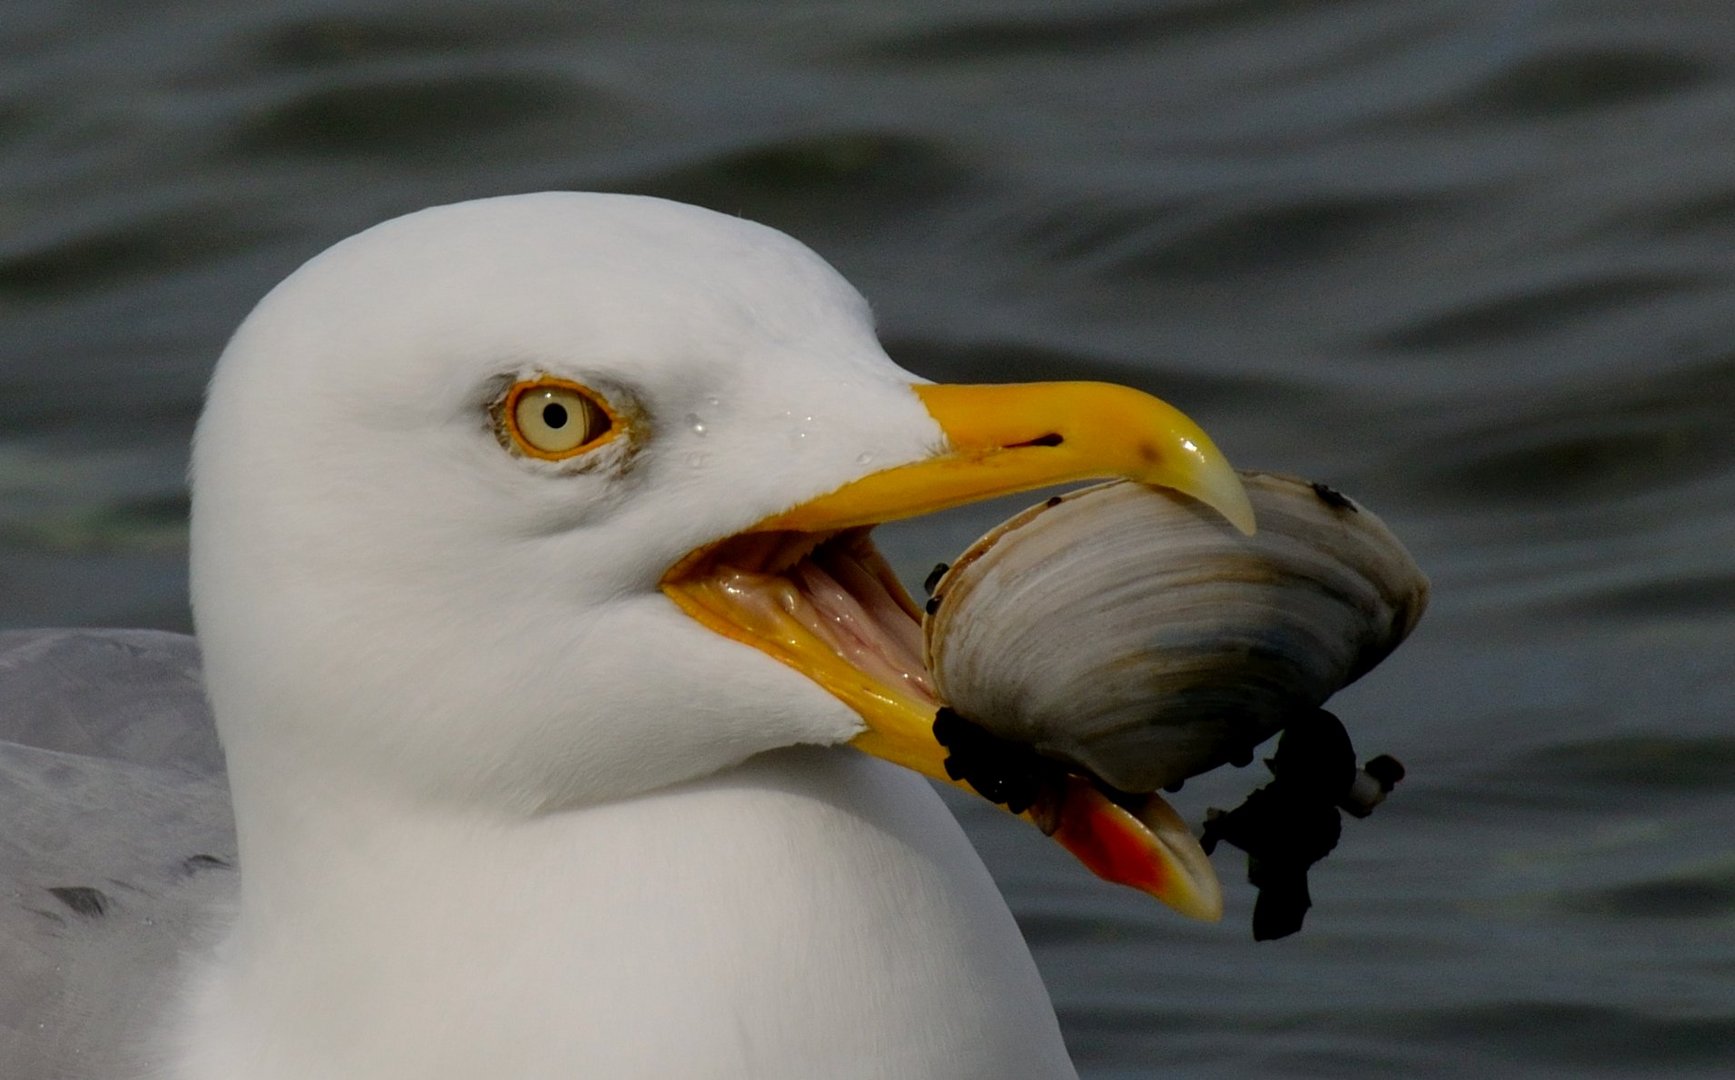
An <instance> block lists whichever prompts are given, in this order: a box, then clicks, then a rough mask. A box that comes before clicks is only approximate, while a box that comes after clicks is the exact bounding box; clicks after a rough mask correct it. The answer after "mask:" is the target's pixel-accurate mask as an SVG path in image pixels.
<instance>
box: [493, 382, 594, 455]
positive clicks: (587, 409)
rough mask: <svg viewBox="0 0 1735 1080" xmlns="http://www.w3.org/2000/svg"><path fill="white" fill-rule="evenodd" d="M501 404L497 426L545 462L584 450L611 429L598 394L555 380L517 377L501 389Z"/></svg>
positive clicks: (518, 444) (530, 453) (523, 448)
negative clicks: (516, 381)
mask: <svg viewBox="0 0 1735 1080" xmlns="http://www.w3.org/2000/svg"><path fill="white" fill-rule="evenodd" d="M503 406H504V407H503V408H501V410H500V414H501V415H500V421H501V425H502V426H503V427H504V428H505V429H506V432H507V433H508V434H510V435H511V436H512V441H513V443H515V444H516V445H517V447H518V449H519V450H522V451H523V452H524V453H526V454H528V455H530V456H531V457H538V458H544V459H546V460H550V461H559V460H561V459H563V458H569V457H572V456H573V455H574V454H577V453H580V452H581V451H584V450H588V449H590V448H591V447H592V446H595V445H596V444H597V443H600V442H602V441H603V440H604V439H606V438H608V436H609V435H611V434H613V432H614V429H615V423H614V417H613V416H612V415H611V414H610V413H609V410H608V408H607V407H606V406H604V405H603V403H602V401H601V399H599V398H598V397H596V396H595V395H594V394H593V393H592V392H591V391H589V390H586V389H585V388H584V387H582V386H579V385H578V384H576V383H569V382H564V381H561V380H559V379H548V378H542V379H533V380H530V381H528V382H521V383H519V384H517V385H516V386H514V387H513V388H512V389H511V390H509V391H507V393H506V400H505V401H504V402H503Z"/></svg>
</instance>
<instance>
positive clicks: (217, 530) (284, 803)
mask: <svg viewBox="0 0 1735 1080" xmlns="http://www.w3.org/2000/svg"><path fill="white" fill-rule="evenodd" d="M1111 476H1118V477H1129V478H1132V479H1136V480H1139V481H1142V482H1145V483H1150V484H1157V485H1162V486H1165V487H1168V488H1171V489H1173V490H1176V491H1180V492H1183V493H1185V494H1187V495H1190V496H1192V497H1194V498H1197V499H1199V500H1201V501H1203V502H1204V503H1206V504H1208V505H1210V506H1212V507H1214V508H1215V509H1216V510H1218V511H1219V512H1220V513H1222V514H1223V515H1224V516H1225V517H1226V518H1228V519H1229V520H1230V521H1232V522H1234V523H1236V524H1237V525H1240V526H1242V527H1243V528H1244V529H1250V528H1251V524H1252V512H1251V509H1250V508H1249V505H1248V503H1247V500H1246V496H1245V494H1244V492H1243V491H1242V488H1241V485H1240V481H1239V480H1238V478H1237V477H1236V474H1235V473H1234V472H1233V471H1232V470H1231V469H1230V468H1229V466H1228V465H1227V463H1226V462H1225V460H1224V458H1223V456H1222V454H1221V452H1220V451H1219V450H1218V449H1217V448H1216V447H1215V445H1214V444H1213V443H1212V442H1211V440H1210V438H1209V437H1208V436H1207V435H1206V434H1205V433H1204V431H1202V430H1201V429H1200V428H1199V427H1198V426H1197V425H1196V424H1194V423H1193V422H1192V421H1191V420H1189V419H1188V418H1187V417H1185V416H1184V415H1182V414H1181V413H1180V412H1178V411H1177V410H1175V409H1174V408H1172V407H1171V406H1169V405H1167V404H1165V403H1163V402H1161V401H1159V400H1158V399H1156V398H1153V397H1150V396H1148V395H1145V394H1143V393H1141V392H1138V391H1135V390H1132V389H1128V388H1124V387H1118V386H1111V385H1106V384H1099V383H1039V384H1012V385H998V386H951V385H938V384H934V383H931V382H928V381H926V380H924V379H921V378H919V377H917V376H915V375H912V374H911V373H909V372H907V371H904V370H903V369H901V368H900V367H898V366H897V365H896V364H895V363H893V362H892V361H891V360H890V359H889V358H888V357H887V355H886V353H885V352H884V350H883V349H882V348H881V346H880V345H879V343H878V341H877V339H876V337H875V334H874V326H873V318H872V315H871V313H870V310H869V308H868V305H867V303H866V302H865V301H864V300H863V299H862V297H861V296H860V295H859V294H858V293H857V292H856V290H855V289H854V288H852V287H851V286H850V285H849V284H848V283H847V282H846V281H845V280H844V279H843V278H842V277H841V276H840V275H839V274H837V272H836V271H834V270H833V269H832V268H831V267H830V266H828V265H827V264H826V263H825V262H824V261H823V260H822V259H821V258H820V257H819V256H817V255H816V254H814V253H813V252H812V251H810V250H809V249H808V248H806V247H805V246H803V245H801V244H800V243H798V242H797V241H795V240H793V239H791V238H789V237H787V236H785V235H783V234H782V233H779V232H777V231H775V230H773V229H770V228H767V227H764V226H761V225H758V224H754V223H752V222H748V221H744V220H740V219H738V218H734V217H730V216H726V215H722V214H718V213H714V212H711V211H708V210H704V209H700V208H697V207H693V206H688V205H683V204H679V203H675V202H669V201H665V200H660V199H654V198H647V197H639V196H629V195H610V194H579V193H542V194H533V195H519V196H510V197H502V198H493V199H484V200H478V201H473V202H467V203H460V204H456V205H451V206H444V207H437V208H434V209H429V210H424V211H421V212H418V213H413V214H409V215H407V216H404V217H400V218H397V219H394V220H391V221H388V222H386V223H384V224H381V225H377V226H375V227H373V228H371V229H369V230H367V231H365V232H363V233H361V234H359V235H357V236H354V237H351V238H350V239H348V240H345V241H343V242H341V243H339V244H337V245H336V246H334V247H332V248H331V249H329V250H328V251H326V252H325V253H323V254H321V255H319V256H317V257H316V258H314V259H313V260H311V261H310V262H308V263H307V264H306V265H305V266H303V267H302V268H301V269H299V270H298V271H296V272H295V273H294V274H292V275H291V276H290V277H289V278H288V279H286V280H285V281H284V282H282V283H281V284H280V285H278V286H277V287H276V288H275V289H274V290H272V292H271V293H269V294H268V295H267V296H266V297H265V299H264V300H262V301H261V302H260V303H259V305H258V306H257V307H256V308H255V309H254V311H253V312H252V313H251V314H250V315H249V316H248V317H247V319H246V320H245V321H244V322H243V323H242V325H241V326H240V328H239V329H238V330H237V332H236V334H235V335H234V337H233V339H232V341H231V342H230V344H229V346H228V348H227V349H226V350H225V352H224V353H223V355H222V357H221V359H220V361H219V363H218V365H217V368H216V371H215V373H214V375H213V377H212V380H211V383H210V388H209V392H208V395H207V399H206V404H205V409H204V412H203V414H202V416H201V418H200V421H199V424H198V428H197V432H196V435H195V439H194V448H193V465H192V472H191V478H192V490H193V502H192V522H191V541H190V546H191V585H192V603H193V612H194V621H195V626H196V629H197V637H198V643H199V650H200V653H201V654H202V656H201V661H200V662H201V663H202V679H203V687H204V691H205V693H206V695H207V696H208V699H209V704H210V710H211V714H212V715H213V716H214V718H215V725H216V731H217V733H218V734H219V735H220V738H221V748H222V755H223V761H224V765H225V767H226V774H227V783H228V790H229V800H230V802H231V803H232V807H233V822H234V827H235V838H236V844H237V852H238V869H237V872H236V873H230V874H227V875H226V877H225V880H229V879H235V878H238V882H237V883H236V884H235V885H234V889H233V895H232V896H230V897H228V898H227V899H226V901H225V902H224V903H222V904H218V905H214V906H215V908H216V909H217V910H218V911H219V912H220V913H219V914H218V915H216V916H214V920H213V925H212V928H211V929H210V931H209V932H208V939H200V941H199V944H198V946H197V947H189V948H188V949H187V950H186V955H185V956H184V957H183V958H181V959H180V960H179V961H178V962H177V963H175V964H173V965H171V967H172V969H173V970H172V972H170V973H168V974H167V975H165V980H166V981H165V983H164V989H163V990H162V991H161V993H160V994H156V995H153V996H152V1001H151V1004H152V1006H153V1007H160V1013H159V1016H158V1018H157V1019H156V1020H155V1021H154V1022H152V1023H151V1024H150V1025H148V1033H147V1034H146V1035H141V1036H140V1038H139V1039H138V1040H137V1047H136V1049H137V1051H138V1053H139V1054H140V1055H141V1056H142V1057H147V1058H149V1059H150V1060H149V1061H148V1062H145V1064H144V1065H143V1066H141V1068H143V1067H146V1066H148V1067H149V1068H151V1069H153V1070H155V1071H153V1072H150V1073H148V1075H162V1076H166V1077H169V1078H172V1080H291V1078H293V1080H317V1078H344V1080H409V1078H415V1080H442V1078H454V1080H455V1078H465V1080H474V1078H476V1077H487V1076H499V1077H511V1078H514V1080H544V1078H547V1080H552V1078H557V1077H558V1078H563V1080H564V1078H571V1077H577V1076H599V1077H683V1078H735V1077H741V1078H748V1077H751V1078H785V1077H788V1078H795V1077H800V1078H804V1080H805V1078H812V1077H864V1078H865V1077H873V1078H881V1077H921V1078H928V1077H932V1078H946V1080H960V1078H975V1077H980V1078H996V1080H999V1078H1005V1077H1020V1078H1032V1080H1046V1078H1057V1077H1074V1076H1075V1075H1076V1073H1075V1071H1074V1069H1073V1066H1072V1065H1071V1063H1070V1061H1069V1058H1068V1056H1067V1053H1066V1049H1065V1047H1064V1045H1063V1043H1062V1040H1061V1036H1060V1031H1059V1027H1058V1024H1057V1022H1056V1019H1055V1014H1054V1010H1053V1006H1052V1004H1051V1003H1050V1001H1049V998H1048V995H1047V993H1046V991H1045V990H1044V988H1043V985H1042V982H1041V979H1040V977H1039V976H1038V973H1037V971H1036V968H1035V965H1034V963H1033V962H1032V959H1031V955H1030V952H1029V950H1028V948H1027V947H1026V945H1025V943H1024V941H1023V939H1022V937H1021V935H1020V933H1019V931H1018V928H1017V926H1016V925H1015V924H1014V922H1013V920H1012V917H1011V915H1010V913H1009V912H1008V910H1007V907H1006V905H1005V902H1004V901H1003V900H1002V898H1001V897H1000V895H999V893H998V891H997V890H996V888H995V887H994V885H993V883H992V881H991V880H990V879H989V877H988V874H987V872H986V871H985V869H984V867H983V865H982V863H981V861H980V859H979V858H978V856H977V855H976V853H975V852H974V850H973V849H972V848H971V846H970V844H969V842H968V841H967V840H966V838H965V837H964V835H963V833H962V832H961V830H960V829H959V827H958V825H957V824H956V822H955V820H954V819H953V818H952V817H951V815H950V814H949V812H948V811H947V810H946V809H945V807H944V805H943V803H942V802H941V801H940V799H939V798H938V796H937V794H936V793H935V791H934V789H933V787H932V785H930V783H929V782H928V780H929V779H937V780H941V781H949V775H948V772H947V769H946V765H945V759H946V756H947V751H946V749H945V748H944V747H942V746H941V745H940V743H939V742H938V741H937V740H936V738H935V736H934V731H933V727H934V720H935V714H936V710H937V708H938V707H939V705H940V703H939V702H937V701H936V700H935V698H934V695H933V691H932V688H931V686H930V685H929V683H928V681H927V675H926V672H925V670H924V669H923V666H922V661H921V655H922V649H921V632H920V617H921V611H920V608H919V607H917V606H916V605H915V604H914V603H912V601H911V600H910V598H909V596H908V595H907V594H906V593H905V592H904V590H903V588H902V587H901V586H900V585H899V584H898V582H897V579H896V577H895V576H894V575H893V573H892V572H891V571H890V569H889V568H888V567H887V565H886V563H885V562H884V561H883V560H882V559H881V558H880V556H879V555H878V553H877V552H876V551H875V549H874V546H873V543H872V540H871V537H870V535H869V533H870V530H871V529H872V527H873V526H875V525H877V524H879V523H882V522H885V521H890V520H895V519H899V518H906V517H911V516H915V515H920V514H926V513H931V512H934V511H938V510H943V509H946V508H949V507H954V506H958V505H962V504H965V503H969V502H973V501H976V500H980V499H984V498H989V497H994V496H1000V495H1005V494H1008V493H1011V492H1017V491H1023V490H1030V489H1034V488H1038V487H1043V486H1050V485H1055V484H1062V483H1068V482H1072V481H1076V480H1081V479H1088V478H1100V477H1111ZM1075 779H1076V778H1075ZM1066 798H1067V801H1066V807H1065V811H1066V812H1065V815H1064V817H1063V819H1062V821H1063V827H1061V828H1059V829H1058V830H1057V831H1055V838H1056V839H1057V840H1059V841H1060V842H1062V843H1063V844H1065V845H1066V846H1067V847H1068V848H1069V849H1071V850H1072V851H1073V852H1074V853H1075V854H1076V855H1078V856H1079V858H1080V859H1082V860H1083V861H1084V862H1085V863H1086V865H1087V866H1089V867H1090V868H1091V869H1093V870H1095V871H1096V872H1097V873H1099V874H1101V875H1103V876H1105V877H1108V878H1111V879H1113V880H1117V881H1122V882H1125V883H1127V884H1131V885H1134V886H1135V887H1138V888H1142V889H1144V890H1145V891H1147V892H1150V893H1151V894H1153V895H1155V896H1157V897H1158V898H1159V899H1162V900H1165V901H1166V902H1168V903H1170V904H1171V905H1173V906H1175V907H1177V908H1179V909H1181V910H1183V911H1187V912H1190V913H1193V914H1201V915H1206V916H1209V915H1210V914H1211V911H1210V910H1209V909H1210V908H1211V906H1212V903H1213V899H1212V896H1211V892H1210V890H1211V889H1212V888H1214V884H1215V879H1214V878H1211V877H1210V872H1209V865H1208V863H1203V864H1202V859H1203V856H1202V854H1200V853H1198V852H1197V844H1196V843H1195V842H1194V841H1193V839H1192V837H1191V835H1190V834H1188V833H1187V832H1186V829H1185V826H1184V825H1181V824H1179V823H1178V821H1177V822H1174V823H1172V827H1171V825H1170V824H1169V823H1165V822H1163V821H1157V822H1156V823H1154V824H1153V822H1152V821H1150V820H1141V819H1140V818H1138V817H1136V816H1134V815H1133V814H1131V813H1129V812H1128V811H1127V810H1126V809H1124V808H1123V807H1121V806H1120V805H1118V804H1117V803H1116V802H1115V801H1113V800H1112V799H1109V798H1108V797H1106V796H1105V795H1104V794H1103V793H1101V791H1100V790H1099V788H1098V787H1096V786H1094V785H1092V784H1089V783H1085V782H1079V783H1077V784H1075V786H1074V787H1072V788H1070V789H1069V790H1068V793H1067V797H1066ZM1147 817H1148V815H1147ZM150 824H151V823H150V822H149V821H143V822H141V821H132V822H122V823H118V824H117V826H116V827H117V828H120V827H128V826H130V827H133V828H136V829H140V830H148V828H149V827H150ZM1051 825H1052V823H1051ZM189 854H191V853H189ZM205 857H206V858H208V859H210V860H212V862H211V863H208V864H196V865H188V866H187V867H185V869H186V870H187V872H188V873H189V874H191V872H192V871H194V870H201V869H213V870H215V869H216V866H217V864H218V863H223V864H224V865H225V866H226V862H225V861H224V860H223V859H221V858H219V857H218V856H216V855H208V856H205ZM195 876H196V875H195ZM56 895H57V896H58V897H59V899H60V901H61V902H62V905H63V906H64V905H66V904H70V903H72V902H73V900H75V899H79V898H80V897H79V896H77V895H76V894H71V895H70V898H69V895H61V894H56ZM82 899H84V900H86V901H89V902H90V903H95V901H94V900H92V899H91V898H90V897H83V898H82ZM41 903H43V904H45V905H50V906H51V904H52V902H51V901H48V900H43V901H41ZM1216 903H1218V904H1219V905H1220V899H1218V900H1217V901H1216ZM62 914H63V915H66V916H67V918H71V917H72V916H71V915H69V914H67V913H65V912H63V913H62ZM83 914H86V915H88V914H91V913H90V912H88V911H87V912H84V913H83ZM63 921H64V920H63ZM81 1075H82V1074H81ZM116 1075H123V1074H121V1073H117V1074H116ZM124 1075H147V1074H146V1073H143V1072H137V1073H126V1074H124Z"/></svg>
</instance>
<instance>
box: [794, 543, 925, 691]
mask: <svg viewBox="0 0 1735 1080" xmlns="http://www.w3.org/2000/svg"><path fill="white" fill-rule="evenodd" d="M827 562H828V563H829V564H830V565H829V566H827V567H821V566H820V565H818V564H817V563H816V562H815V561H813V560H806V561H803V562H801V563H800V564H798V565H797V566H796V567H795V570H794V578H795V583H796V586H797V588H798V589H799V590H800V593H801V596H802V598H803V599H805V600H806V601H807V603H806V604H801V605H798V606H797V610H795V611H793V612H791V613H790V614H792V615H794V616H795V617H796V618H798V619H800V620H801V621H802V624H803V625H804V626H806V627H807V629H809V630H810V631H812V632H813V633H815V634H817V635H819V636H820V637H822V638H823V639H825V640H826V641H828V642H830V643H831V645H832V647H833V648H835V649H836V650H837V651H838V653H839V654H840V655H842V656H843V657H844V659H846V660H848V661H849V662H850V663H851V664H852V665H854V666H855V667H857V668H859V669H860V670H862V671H863V672H866V673H867V674H868V675H870V676H872V677H873V678H874V679H875V680H877V681H879V682H881V683H884V684H885V685H887V686H896V687H903V688H905V690H906V691H907V692H908V693H910V694H911V695H912V696H916V697H920V698H922V699H924V700H929V701H931V700H933V690H932V689H931V687H930V686H929V683H928V673H927V670H926V669H925V668H924V667H923V666H922V661H921V655H920V652H919V651H918V650H919V649H920V635H919V633H918V632H917V631H916V627H915V624H914V622H913V621H912V620H911V619H910V617H909V616H908V615H907V614H905V613H904V610H903V608H902V607H901V606H899V605H898V603H897V601H896V600H894V599H893V598H892V597H891V596H890V595H889V594H888V593H887V592H886V590H885V588H884V586H882V585H881V584H880V583H879V582H878V581H877V580H875V579H874V578H873V576H872V575H870V574H868V573H867V572H866V571H864V570H862V569H861V567H860V566H858V565H856V564H855V562H854V561H853V560H851V559H849V558H848V557H847V556H842V557H838V558H834V559H828V560H827ZM828 571H833V572H835V573H836V574H837V575H838V576H840V577H843V578H844V581H845V584H847V585H850V586H853V587H854V588H855V590H857V591H855V592H853V593H852V592H851V590H850V589H849V588H846V587H845V584H840V583H839V581H838V580H837V577H834V576H833V574H832V573H831V572H828Z"/></svg>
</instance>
